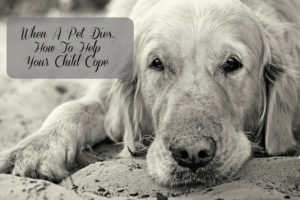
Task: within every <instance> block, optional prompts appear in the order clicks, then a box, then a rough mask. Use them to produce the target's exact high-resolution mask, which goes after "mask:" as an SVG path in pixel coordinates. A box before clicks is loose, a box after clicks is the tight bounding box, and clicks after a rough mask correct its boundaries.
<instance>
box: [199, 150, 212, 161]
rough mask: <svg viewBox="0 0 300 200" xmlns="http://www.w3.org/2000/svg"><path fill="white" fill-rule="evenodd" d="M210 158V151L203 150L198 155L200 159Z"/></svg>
mask: <svg viewBox="0 0 300 200" xmlns="http://www.w3.org/2000/svg"><path fill="white" fill-rule="evenodd" d="M209 157H210V155H209V153H208V151H206V150H201V151H199V153H198V158H202V159H205V158H209Z"/></svg>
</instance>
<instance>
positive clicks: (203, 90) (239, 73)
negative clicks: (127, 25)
mask: <svg viewBox="0 0 300 200" xmlns="http://www.w3.org/2000/svg"><path fill="white" fill-rule="evenodd" d="M147 4H151V3H146V2H141V5H143V6H145V5H147ZM152 4H153V5H148V7H147V8H144V9H142V8H140V7H139V5H137V6H136V7H137V8H136V9H137V10H140V12H139V14H138V16H137V17H136V18H137V19H136V21H135V25H136V27H135V28H136V41H135V42H136V61H135V62H136V66H138V76H139V80H140V84H141V89H140V91H141V95H142V97H143V101H144V103H145V108H146V110H147V113H150V115H151V118H152V121H153V127H154V132H155V140H154V142H153V143H152V145H151V147H150V149H149V151H148V155H147V161H148V168H149V171H150V174H151V175H152V176H153V177H154V178H155V179H156V180H157V181H159V182H160V183H163V184H172V185H176V184H187V183H206V184H214V183H215V182H216V181H217V180H220V179H224V178H226V177H229V176H231V175H232V174H234V173H235V172H236V171H237V170H238V169H239V168H240V167H241V165H242V164H243V163H244V162H245V161H246V160H247V159H248V158H249V156H250V154H251V145H250V142H249V141H248V139H247V137H246V134H245V132H244V129H245V124H251V123H255V121H253V122H250V121H249V118H247V116H246V115H251V116H253V115H257V118H258V109H256V108H258V107H259V105H257V102H259V101H258V99H259V98H261V95H260V93H259V89H258V80H257V77H259V76H260V73H261V70H260V65H261V62H262V60H261V59H262V54H263V52H262V43H263V42H262V38H261V36H260V33H259V30H258V27H257V25H256V24H255V22H254V21H253V20H252V19H251V18H250V17H249V16H248V15H247V12H248V10H246V8H245V7H243V6H242V5H241V4H234V3H233V2H232V1H221V2H220V1H196V0H195V1H167V0H164V1H160V2H159V1H157V2H155V3H152ZM165 5H168V6H165ZM141 7H142V6H141ZM241 18H243V20H241ZM246 120H248V121H246Z"/></svg>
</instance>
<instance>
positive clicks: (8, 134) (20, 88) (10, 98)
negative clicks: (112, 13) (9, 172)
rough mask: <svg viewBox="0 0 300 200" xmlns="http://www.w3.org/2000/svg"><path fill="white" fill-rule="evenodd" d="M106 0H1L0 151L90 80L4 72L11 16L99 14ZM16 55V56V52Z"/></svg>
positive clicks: (82, 90)
mask: <svg viewBox="0 0 300 200" xmlns="http://www.w3.org/2000/svg"><path fill="white" fill-rule="evenodd" d="M108 2H109V0H0V151H1V150H3V149H6V148H8V147H12V146H14V145H15V144H16V143H17V142H19V141H20V140H22V139H24V138H25V137H27V136H28V135H30V134H32V133H34V132H35V131H36V130H37V129H38V128H39V127H40V126H41V124H42V122H43V121H44V120H45V118H46V117H47V115H48V114H49V113H50V112H51V110H53V109H54V108H55V107H56V106H58V105H59V104H61V103H62V102H65V101H69V100H73V99H76V98H78V97H80V96H82V93H83V92H84V91H85V90H86V87H87V84H89V80H71V79H70V80H63V79H60V80H50V79H49V80H47V79H31V80H29V79H12V78H10V77H8V76H7V72H6V65H7V64H6V56H7V50H6V47H7V42H6V40H7V39H6V38H7V37H6V25H7V20H8V19H9V18H11V17H101V16H104V15H105V12H106V6H107V4H108ZM16 56H18V55H16Z"/></svg>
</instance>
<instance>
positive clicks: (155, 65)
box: [150, 58, 165, 71]
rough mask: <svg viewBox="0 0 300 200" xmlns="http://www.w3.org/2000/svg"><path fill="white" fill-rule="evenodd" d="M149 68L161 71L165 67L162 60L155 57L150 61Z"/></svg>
mask: <svg viewBox="0 0 300 200" xmlns="http://www.w3.org/2000/svg"><path fill="white" fill-rule="evenodd" d="M150 68H152V69H155V70H159V71H163V70H164V69H165V67H164V64H163V62H162V61H161V60H160V59H159V58H156V59H154V60H153V61H152V63H151V65H150Z"/></svg>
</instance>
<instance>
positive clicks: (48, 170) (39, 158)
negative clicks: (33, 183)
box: [0, 134, 75, 182]
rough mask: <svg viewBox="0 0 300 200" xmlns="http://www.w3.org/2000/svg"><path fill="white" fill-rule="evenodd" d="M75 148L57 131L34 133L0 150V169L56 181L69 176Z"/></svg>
mask: <svg viewBox="0 0 300 200" xmlns="http://www.w3.org/2000/svg"><path fill="white" fill-rule="evenodd" d="M74 157H75V148H72V146H69V145H68V142H67V141H65V140H64V139H63V138H60V136H57V135H56V134H37V135H34V136H32V137H29V138H28V139H26V140H25V141H23V142H21V143H20V144H18V145H17V146H16V147H15V148H13V149H10V150H7V151H4V152H2V153H0V173H11V174H13V175H17V176H24V177H30V178H38V179H45V180H50V181H53V182H59V181H61V180H62V179H63V178H64V177H66V176H68V174H69V173H68V171H67V166H68V165H70V164H71V163H72V162H73V161H74Z"/></svg>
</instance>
